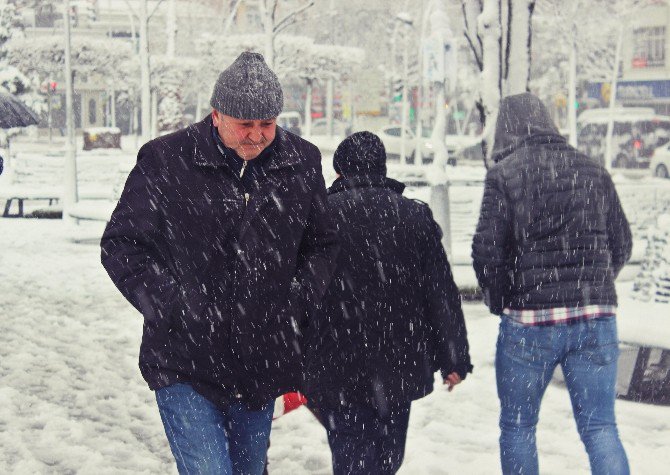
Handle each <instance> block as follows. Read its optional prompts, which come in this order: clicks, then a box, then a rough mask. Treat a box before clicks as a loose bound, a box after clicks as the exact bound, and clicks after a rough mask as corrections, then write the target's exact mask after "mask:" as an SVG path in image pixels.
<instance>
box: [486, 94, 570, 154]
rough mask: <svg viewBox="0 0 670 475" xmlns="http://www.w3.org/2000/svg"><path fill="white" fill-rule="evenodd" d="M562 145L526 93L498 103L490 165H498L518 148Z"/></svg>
mask: <svg viewBox="0 0 670 475" xmlns="http://www.w3.org/2000/svg"><path fill="white" fill-rule="evenodd" d="M529 142H533V143H537V142H540V143H559V142H562V143H565V138H564V137H563V136H562V135H561V134H560V133H559V132H558V128H556V125H554V121H553V120H551V116H550V115H549V111H548V110H547V108H546V107H545V106H544V104H543V103H542V101H540V99H538V98H537V97H535V96H534V95H533V94H531V93H529V92H525V93H523V94H516V95H513V96H507V97H505V98H503V100H502V101H501V102H500V111H499V112H498V120H497V122H496V134H495V139H494V142H493V161H495V162H499V161H500V160H502V159H503V158H505V157H506V156H508V155H509V154H510V153H512V152H513V151H515V150H516V149H517V148H519V147H520V146H522V145H524V144H527V143H529Z"/></svg>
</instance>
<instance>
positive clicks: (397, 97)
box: [392, 77, 404, 102]
mask: <svg viewBox="0 0 670 475" xmlns="http://www.w3.org/2000/svg"><path fill="white" fill-rule="evenodd" d="M392 87H393V102H400V101H401V100H402V90H403V87H404V85H403V82H402V78H399V77H398V78H394V79H393V82H392Z"/></svg>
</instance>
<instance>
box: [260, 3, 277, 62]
mask: <svg viewBox="0 0 670 475" xmlns="http://www.w3.org/2000/svg"><path fill="white" fill-rule="evenodd" d="M276 2H277V0H259V2H258V6H259V8H260V14H261V21H262V22H263V50H264V52H265V53H264V56H265V62H266V63H267V65H268V66H269V67H270V69H274V64H275V31H274V29H275V25H274V20H275V19H274V14H275V3H276Z"/></svg>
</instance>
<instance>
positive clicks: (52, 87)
mask: <svg viewBox="0 0 670 475" xmlns="http://www.w3.org/2000/svg"><path fill="white" fill-rule="evenodd" d="M57 87H58V83H57V82H56V81H50V82H49V90H50V91H51V92H56V88H57Z"/></svg>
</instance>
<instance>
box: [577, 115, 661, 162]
mask: <svg viewBox="0 0 670 475" xmlns="http://www.w3.org/2000/svg"><path fill="white" fill-rule="evenodd" d="M610 114H613V115H614V129H613V131H612V150H613V152H612V159H613V162H612V166H613V167H620V168H648V167H649V161H650V159H651V156H652V154H653V152H654V149H655V148H656V147H659V146H661V145H664V144H665V143H667V142H668V141H669V140H670V117H669V116H663V115H658V114H656V113H655V112H654V109H652V108H651V107H617V108H614V110H613V111H612V112H610V110H609V109H607V108H604V109H589V110H585V111H584V112H582V113H581V114H580V115H579V117H578V118H577V130H578V132H577V146H578V148H579V149H580V150H581V151H582V152H584V153H586V154H587V155H589V156H591V157H593V158H597V159H599V160H601V161H603V162H604V160H605V148H606V138H607V125H608V123H609V120H610Z"/></svg>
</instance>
